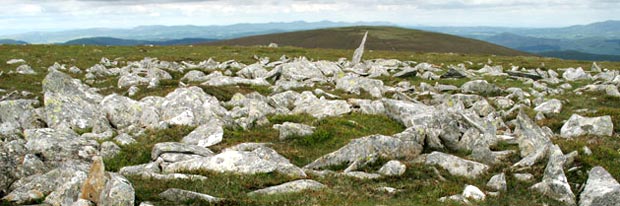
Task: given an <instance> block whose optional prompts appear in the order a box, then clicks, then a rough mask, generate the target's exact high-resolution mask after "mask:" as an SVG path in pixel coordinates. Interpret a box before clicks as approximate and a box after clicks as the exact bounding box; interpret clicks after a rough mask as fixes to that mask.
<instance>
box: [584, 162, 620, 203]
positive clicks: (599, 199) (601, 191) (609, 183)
mask: <svg viewBox="0 0 620 206" xmlns="http://www.w3.org/2000/svg"><path fill="white" fill-rule="evenodd" d="M585 184H586V187H585V188H584V189H583V192H581V195H580V196H579V206H595V205H601V206H602V205H615V206H618V205H620V184H618V181H616V179H614V177H613V176H611V174H609V172H607V170H605V169H604V168H603V167H600V166H597V167H594V168H592V169H591V170H590V172H589V173H588V181H587V182H586V183H585Z"/></svg>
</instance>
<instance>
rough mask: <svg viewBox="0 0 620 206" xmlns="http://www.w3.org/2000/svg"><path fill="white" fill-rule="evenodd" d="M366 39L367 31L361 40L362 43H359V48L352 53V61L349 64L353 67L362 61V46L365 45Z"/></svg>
mask: <svg viewBox="0 0 620 206" xmlns="http://www.w3.org/2000/svg"><path fill="white" fill-rule="evenodd" d="M366 37H368V31H366V33H365V34H364V38H362V43H360V47H358V48H357V49H356V50H355V53H353V59H352V60H351V63H353V65H356V64H359V63H360V62H361V61H362V56H363V55H364V44H366Z"/></svg>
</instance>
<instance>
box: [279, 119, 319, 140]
mask: <svg viewBox="0 0 620 206" xmlns="http://www.w3.org/2000/svg"><path fill="white" fill-rule="evenodd" d="M273 128H274V129H276V130H278V131H280V140H285V139H288V138H290V137H302V136H308V135H311V134H313V133H314V130H315V129H316V128H315V127H313V126H309V125H305V124H299V123H292V122H285V123H283V124H275V125H273Z"/></svg>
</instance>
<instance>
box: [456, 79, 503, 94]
mask: <svg viewBox="0 0 620 206" xmlns="http://www.w3.org/2000/svg"><path fill="white" fill-rule="evenodd" d="M461 91H462V92H463V93H468V94H479V95H494V96H496V95H497V94H499V93H500V91H501V90H500V89H499V87H497V86H495V85H493V84H490V83H489V82H487V81H486V80H473V81H469V82H466V83H465V84H463V86H461Z"/></svg>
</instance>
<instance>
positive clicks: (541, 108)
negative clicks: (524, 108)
mask: <svg viewBox="0 0 620 206" xmlns="http://www.w3.org/2000/svg"><path fill="white" fill-rule="evenodd" d="M534 111H537V112H542V113H543V114H558V113H560V111H562V102H561V101H560V100H558V99H551V100H549V101H546V102H544V103H542V104H540V105H538V106H537V107H536V108H534Z"/></svg>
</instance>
